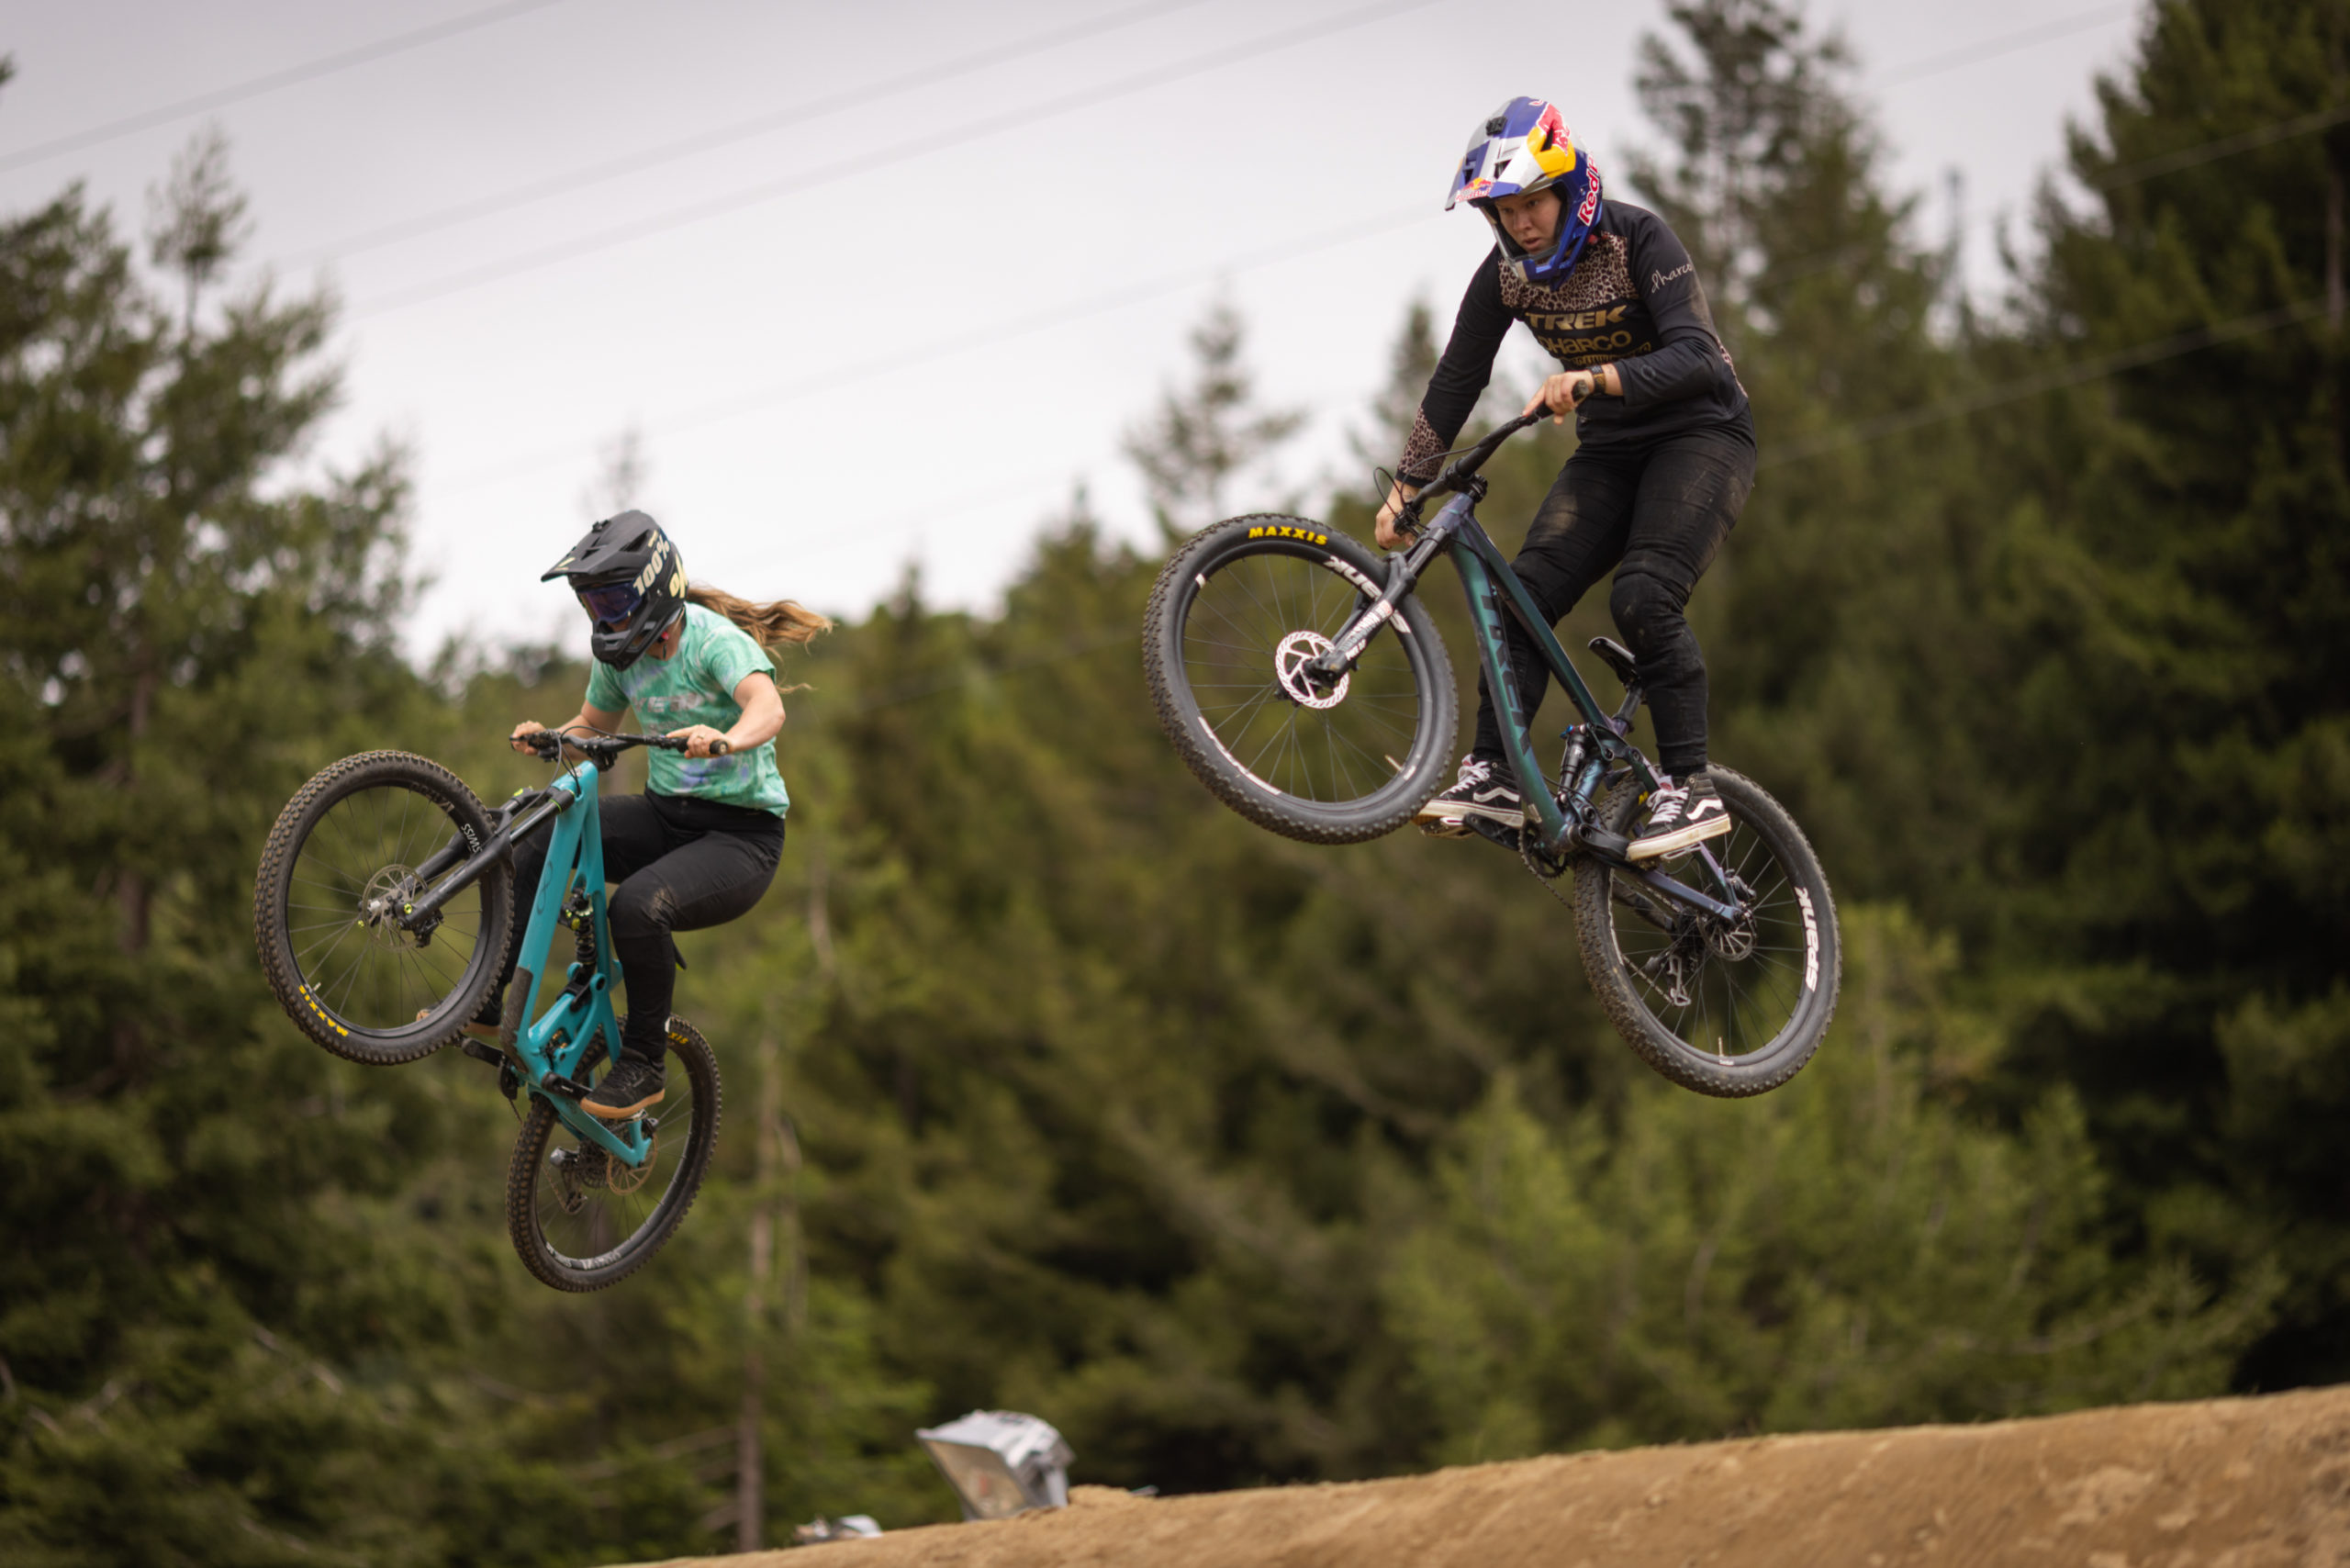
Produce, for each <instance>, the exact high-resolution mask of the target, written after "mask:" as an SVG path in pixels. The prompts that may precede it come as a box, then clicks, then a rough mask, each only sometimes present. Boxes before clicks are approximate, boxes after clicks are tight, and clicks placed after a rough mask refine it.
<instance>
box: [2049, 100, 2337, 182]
mask: <svg viewBox="0 0 2350 1568" xmlns="http://www.w3.org/2000/svg"><path fill="white" fill-rule="evenodd" d="M2344 120H2350V105H2345V106H2335V107H2333V108H2330V109H2319V110H2317V111H2316V112H2314V113H2312V114H2305V115H2297V116H2295V117H2294V118H2291V119H2280V120H2274V121H2271V122H2270V123H2269V124H2267V125H2263V126H2255V127H2254V128H2253V129H2250V130H2241V131H2238V132H2236V134H2235V135H2233V136H2223V137H2221V138H2220V139H2219V140H2217V141H2206V142H2204V143H2203V144H2202V145H2201V146H2199V147H2188V148H2182V149H2181V150H2179V151H2177V152H2165V153H2164V154H2162V155H2161V156H2160V157H2158V158H2142V159H2140V160H2139V161H2138V162H2134V163H2123V164H2121V165H2119V166H2117V167H2115V168H2111V169H2108V170H2107V171H2106V172H2105V173H2104V174H2099V175H2098V177H2097V178H2095V179H2093V180H2090V181H2088V182H2087V185H2088V186H2089V188H2090V189H2091V190H2099V191H2110V190H2119V189H2120V188H2121V186H2123V185H2135V184H2137V183H2138V182H2139V181H2141V180H2151V179H2154V177H2155V176H2156V175H2159V174H2177V172H2178V171H2179V170H2181V169H2191V168H2193V167H2195V166H2196V165H2197V164H2199V163H2209V162H2212V161H2213V160H2214V159H2219V158H2229V157H2233V156H2234V155H2235V154H2236V153H2238V152H2249V151H2252V150H2253V149H2254V148H2255V147H2266V146H2268V145H2270V144H2271V143H2272V142H2278V141H2283V140H2287V139H2288V138H2290V137H2295V136H2307V135H2308V134H2309V133H2310V132H2311V131H2313V130H2323V129H2326V128H2327V127H2328V126H2336V125H2340V124H2341V123H2342V122H2343V121H2344Z"/></svg>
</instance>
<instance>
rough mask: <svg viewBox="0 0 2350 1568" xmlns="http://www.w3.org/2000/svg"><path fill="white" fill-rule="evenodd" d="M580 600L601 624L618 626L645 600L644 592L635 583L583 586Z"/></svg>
mask: <svg viewBox="0 0 2350 1568" xmlns="http://www.w3.org/2000/svg"><path fill="white" fill-rule="evenodd" d="M579 602H580V603H581V604H582V605H585V606H586V607H587V610H588V616H589V617H590V618H591V619H592V620H594V621H595V622H596V623H597V624H598V625H599V626H618V625H619V624H621V622H624V621H626V620H627V619H628V618H629V617H630V616H631V615H633V614H635V613H636V607H637V606H638V605H640V604H643V602H644V594H643V590H641V589H640V588H638V587H637V586H636V585H635V584H634V583H608V584H606V585H605V586H604V587H602V588H581V589H580V590H579Z"/></svg>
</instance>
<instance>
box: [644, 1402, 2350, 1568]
mask: <svg viewBox="0 0 2350 1568" xmlns="http://www.w3.org/2000/svg"><path fill="white" fill-rule="evenodd" d="M688 1561H690V1562H710V1563H713V1564H714V1563H717V1562H726V1563H728V1564H754V1563H755V1564H765V1565H767V1568H785V1565H786V1564H787V1563H788V1564H789V1568H917V1565H920V1568H1062V1565H1069V1568H1076V1565H1078V1564H1096V1563H1118V1564H1126V1565H1143V1568H1150V1565H1155V1564H1165V1565H1167V1568H1179V1565H1180V1568H1191V1565H1192V1564H1227V1563H1229V1564H1259V1563H1261V1564H1266V1565H1268V1568H1270V1565H1275V1564H1278V1565H1280V1568H1321V1565H1324V1564H1328V1565H1330V1568H1338V1565H1340V1564H1344V1565H1346V1568H1407V1565H1408V1568H1430V1565H1453V1564H1458V1565H1460V1568H1468V1565H1470V1564H1476V1565H1479V1568H1517V1565H1519V1564H1526V1565H1528V1568H1531V1565H1533V1564H1541V1565H1542V1568H1554V1565H1555V1568H1575V1565H1578V1564H1592V1565H1594V1568H1598V1565H1601V1564H1605V1565H1606V1568H1695V1565H1698V1564H1737V1565H1739V1568H1776V1565H1778V1564H1786V1565H1788V1568H1796V1565H1798V1564H1800V1565H1803V1568H1811V1565H1813V1564H1835V1565H1839V1568H1843V1565H1850V1568H1893V1565H1896V1564H1908V1563H1932V1564H1936V1565H1937V1568H1940V1565H1944V1564H1955V1563H1997V1564H2041V1563H2046V1564H2050V1565H2051V1568H2055V1565H2059V1564H2062V1565H2064V1568H2199V1565H2204V1564H2209V1565H2210V1568H2268V1565H2270V1564H2288V1563H2289V1564H2294V1565H2295V1568H2316V1565H2319V1564H2326V1565H2333V1564H2350V1387H2344V1388H2338V1389H2319V1390H2312V1391H2308V1392H2301V1393H2294V1394H2273V1395H2269V1396H2267V1397H2265V1398H2258V1399H2227V1400H2214V1401H2210V1402H2208V1403H2202V1404H2192V1405H2142V1406H2127V1407H2124V1408H2121V1409H2114V1410H2091V1411H2085V1412H2082V1413H2081V1414H2078V1415H2073V1416H2059V1417H2050V1418H2047V1419H2044V1420H2033V1421H2004V1422H1998V1423H1996V1424H1993V1425H1986V1426H1978V1427H1916V1428H1900V1429H1895V1430H1887V1431H1876V1432H1823V1433H1815V1434H1808V1435H1804V1436H1796V1437H1774V1438H1756V1439H1746V1440H1741V1441H1735V1442H1719V1443H1705V1444H1697V1445H1692V1446H1690V1447H1686V1448H1653V1449H1635V1450H1629V1451H1626V1452H1620V1453H1582V1454H1570V1455H1561V1456H1556V1457H1551V1458H1546V1459H1531V1460H1520V1461H1516V1462H1510V1463H1506V1464H1487V1465H1477V1466H1473V1467H1470V1468H1465V1469H1459V1470H1443V1471H1438V1472H1437V1473H1434V1474H1432V1475H1417V1476H1408V1477H1404V1478H1400V1479H1396V1480H1392V1481H1369V1482H1356V1483H1349V1484H1337V1485H1322V1486H1288V1487H1275V1488H1268V1489H1265V1490H1262V1491H1254V1492H1223V1493H1211V1494H1206V1495H1197V1496H1188V1497H1169V1498H1158V1499H1143V1498H1137V1497H1130V1496H1128V1495H1126V1494H1125V1493H1124V1492H1119V1491H1115V1490H1112V1489H1110V1488H1106V1487H1093V1486H1079V1487H1077V1488H1075V1489H1074V1490H1073V1492H1072V1494H1071V1499H1070V1506H1069V1507H1068V1508H1067V1509H1065V1510H1061V1511H1059V1512H1055V1513H1037V1514H1027V1515H1023V1516H1022V1517H1020V1518H1014V1519H1007V1520H1003V1521H1001V1522H998V1523H991V1524H964V1525H935V1526H931V1527H929V1528H926V1529H910V1530H905V1531H901V1532H895V1533H892V1534H890V1535H887V1536H884V1537H883V1538H881V1539H880V1540H862V1541H842V1542H837V1543H834V1544H832V1545H827V1546H814V1547H801V1548H798V1549H796V1550H794V1551H791V1552H790V1553H789V1557H788V1558H787V1557H785V1555H784V1554H783V1553H780V1552H768V1553H757V1554H754V1555H751V1556H747V1557H729V1558H725V1559H717V1558H708V1559H680V1560H678V1562H679V1564H682V1563H683V1562H688Z"/></svg>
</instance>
